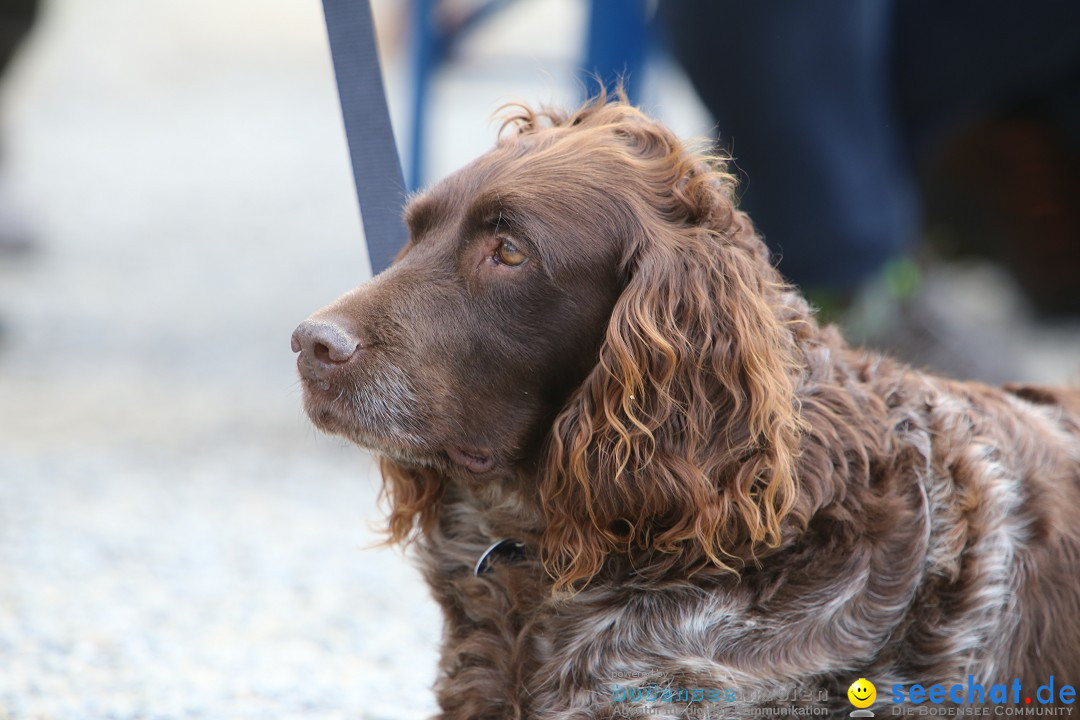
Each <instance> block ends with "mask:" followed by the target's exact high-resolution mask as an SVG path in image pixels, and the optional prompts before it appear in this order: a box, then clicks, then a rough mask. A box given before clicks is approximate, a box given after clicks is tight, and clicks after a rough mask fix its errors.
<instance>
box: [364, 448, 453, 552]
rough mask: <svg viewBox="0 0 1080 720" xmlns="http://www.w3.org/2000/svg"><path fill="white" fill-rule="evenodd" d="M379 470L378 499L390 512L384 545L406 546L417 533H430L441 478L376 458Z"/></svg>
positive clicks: (441, 488)
mask: <svg viewBox="0 0 1080 720" xmlns="http://www.w3.org/2000/svg"><path fill="white" fill-rule="evenodd" d="M379 470H380V472H381V473H382V477H383V485H382V490H381V491H380V493H379V499H380V501H382V502H383V503H384V504H385V505H386V506H387V507H388V508H389V510H390V513H389V517H388V518H387V524H386V531H387V532H386V542H387V543H403V542H408V541H409V540H411V539H412V538H413V537H414V535H415V532H416V531H417V530H421V531H422V530H427V529H430V528H431V527H432V526H433V525H434V523H435V518H436V516H437V514H438V510H439V505H440V502H441V500H442V496H443V492H444V490H445V487H446V483H445V480H444V478H443V477H442V476H441V475H440V474H439V473H438V472H436V471H435V470H432V469H430V468H423V467H412V466H409V465H402V464H401V463H398V462H395V461H393V460H390V459H389V458H385V457H383V458H379Z"/></svg>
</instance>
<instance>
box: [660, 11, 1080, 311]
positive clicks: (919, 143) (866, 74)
mask: <svg viewBox="0 0 1080 720" xmlns="http://www.w3.org/2000/svg"><path fill="white" fill-rule="evenodd" d="M660 11H661V18H662V20H664V24H665V27H666V29H667V34H668V44H669V46H670V48H671V51H672V52H673V53H674V55H675V56H676V57H677V58H678V59H679V60H680V61H681V62H682V64H683V66H684V68H685V69H686V71H687V74H688V75H689V76H690V79H691V81H692V82H693V84H694V86H695V87H696V89H697V91H698V93H699V95H700V96H701V98H702V100H703V102H704V103H705V105H706V106H707V107H708V108H709V110H710V111H711V112H712V113H713V115H714V116H715V117H716V119H717V121H718V123H719V131H720V140H721V144H722V145H723V146H724V147H725V148H726V149H727V150H728V151H729V152H730V153H731V154H732V155H733V157H734V158H735V162H736V165H737V169H738V170H739V171H740V173H741V174H742V175H743V186H742V189H741V205H742V206H743V207H744V208H745V209H746V210H747V211H749V212H750V214H751V215H752V217H753V218H754V221H755V223H756V224H757V225H758V227H759V229H760V230H761V231H762V233H763V234H764V236H765V239H766V241H767V242H768V243H769V245H770V246H771V247H772V249H773V250H774V251H775V252H776V253H777V255H779V256H780V258H781V260H780V268H781V270H782V271H783V272H784V274H785V275H786V276H787V277H788V278H789V279H790V280H792V281H793V282H796V283H798V284H800V285H802V286H803V287H804V288H807V289H811V290H813V289H829V290H847V289H852V288H854V287H855V286H857V285H859V284H860V283H862V282H864V281H865V280H867V279H868V278H869V277H871V276H872V275H873V274H874V273H876V272H877V271H878V270H879V269H880V268H881V267H882V265H884V263H885V262H886V261H888V260H889V259H890V258H892V257H895V256H896V255H898V254H899V253H901V252H903V251H904V250H905V249H906V248H907V247H908V246H909V245H910V244H911V243H912V242H913V241H914V240H915V239H916V238H917V237H918V233H919V228H920V220H921V218H920V212H919V203H918V196H917V192H916V188H915V176H916V175H915V158H916V157H917V156H918V154H919V153H921V152H923V151H925V150H926V149H927V148H929V147H932V146H933V145H934V144H935V143H936V142H937V141H938V140H940V139H941V138H942V137H943V136H944V135H945V134H947V132H948V130H949V129H950V128H951V127H953V126H955V124H956V123H957V122H959V121H961V120H962V119H963V118H965V117H970V116H972V115H976V114H980V113H981V114H983V115H984V116H985V114H986V113H990V112H993V111H995V110H998V109H1001V108H1002V107H1003V106H1005V105H1006V104H1007V103H1009V102H1014V101H1016V100H1019V99H1027V98H1028V96H1043V97H1047V98H1054V99H1053V101H1052V103H1051V104H1052V105H1053V106H1054V107H1056V108H1057V109H1059V110H1060V118H1061V120H1062V124H1063V126H1070V125H1075V126H1076V127H1075V128H1074V129H1075V131H1076V134H1075V137H1076V138H1080V123H1077V122H1076V120H1075V119H1076V118H1078V117H1080V113H1077V112H1076V109H1077V101H1078V100H1080V93H1078V92H1077V90H1080V82H1078V80H1080V3H1077V2H1075V0H1040V2H1034V3H1016V2H1015V1H1014V0H900V1H899V2H888V1H886V0H880V1H876V0H875V1H873V2H864V1H863V0H814V1H813V2H807V1H806V0H769V2H756V1H746V0H663V1H662V2H661V3H660Z"/></svg>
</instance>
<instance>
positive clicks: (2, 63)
mask: <svg viewBox="0 0 1080 720" xmlns="http://www.w3.org/2000/svg"><path fill="white" fill-rule="evenodd" d="M37 8H38V2H37V0H0V76H2V74H3V72H4V71H5V70H6V69H7V66H8V63H9V62H11V58H12V57H13V56H14V55H15V50H16V48H18V47H19V44H20V43H21V42H22V40H23V38H24V37H26V34H27V33H29V32H30V28H31V26H32V25H33V24H34V18H35V17H36V15H37Z"/></svg>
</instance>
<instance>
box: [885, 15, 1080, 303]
mask: <svg viewBox="0 0 1080 720" xmlns="http://www.w3.org/2000/svg"><path fill="white" fill-rule="evenodd" d="M972 18H977V19H978V21H977V22H974V21H973V20H972ZM1078 28H1080V4H1078V3H1076V2H1072V1H1071V0H1045V1H1044V2H1037V3H1027V4H1024V3H1015V2H1009V1H1006V0H952V1H951V2H947V3H940V2H936V1H935V0H907V1H906V2H903V3H898V4H897V6H896V45H895V73H896V86H897V98H898V115H899V116H900V117H901V118H902V120H903V122H904V126H905V134H906V135H908V136H909V137H910V138H911V148H912V155H913V156H916V157H919V158H921V159H922V160H923V166H924V175H925V177H926V192H927V198H928V208H929V211H930V221H931V222H933V223H935V224H936V225H938V226H939V227H941V228H945V235H946V236H947V237H948V238H949V240H950V245H951V246H953V247H957V248H962V249H964V250H966V251H968V252H974V253H976V254H979V255H985V256H989V257H992V258H994V259H996V260H999V261H1000V262H1001V263H1002V264H1003V265H1004V266H1006V267H1008V268H1009V269H1010V270H1011V271H1012V273H1013V275H1014V276H1015V277H1016V279H1017V280H1018V281H1019V283H1020V285H1021V286H1022V287H1023V289H1024V291H1025V292H1026V294H1027V296H1028V298H1029V299H1030V300H1031V301H1032V303H1033V304H1034V306H1035V307H1036V308H1037V309H1038V310H1039V311H1041V312H1043V313H1046V314H1073V315H1075V314H1078V313H1080V211H1078V210H1077V209H1076V204H1075V202H1074V198H1075V197H1076V193H1077V191H1078V190H1080V32H1078ZM938 234H939V235H941V234H942V233H938Z"/></svg>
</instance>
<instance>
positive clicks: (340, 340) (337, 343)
mask: <svg viewBox="0 0 1080 720" xmlns="http://www.w3.org/2000/svg"><path fill="white" fill-rule="evenodd" d="M362 346H363V343H362V342H361V341H360V338H358V337H357V336H356V335H354V334H352V333H350V332H349V331H348V330H346V329H345V328H343V327H341V325H339V324H338V323H336V322H333V321H331V320H305V321H304V322H302V323H300V325H299V326H298V327H297V328H296V330H294V331H293V334H292V349H293V352H303V353H304V355H307V356H308V357H309V358H312V359H314V360H315V361H317V362H320V363H322V364H324V365H342V364H344V363H347V362H348V361H349V360H351V359H352V358H353V356H355V355H356V351H357V350H358V349H360V348H361V347H362Z"/></svg>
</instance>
